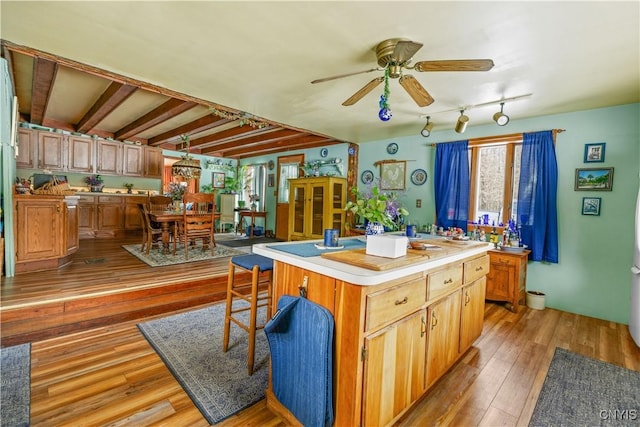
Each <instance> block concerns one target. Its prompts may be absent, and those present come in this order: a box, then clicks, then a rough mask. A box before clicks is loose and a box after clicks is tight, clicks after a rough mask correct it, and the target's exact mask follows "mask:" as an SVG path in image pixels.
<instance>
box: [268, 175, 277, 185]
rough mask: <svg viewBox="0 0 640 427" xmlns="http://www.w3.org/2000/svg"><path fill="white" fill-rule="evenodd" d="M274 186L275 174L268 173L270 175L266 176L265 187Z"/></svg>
mask: <svg viewBox="0 0 640 427" xmlns="http://www.w3.org/2000/svg"><path fill="white" fill-rule="evenodd" d="M275 185H276V174H274V173H270V174H269V175H268V176H267V186H269V187H273V186H275Z"/></svg>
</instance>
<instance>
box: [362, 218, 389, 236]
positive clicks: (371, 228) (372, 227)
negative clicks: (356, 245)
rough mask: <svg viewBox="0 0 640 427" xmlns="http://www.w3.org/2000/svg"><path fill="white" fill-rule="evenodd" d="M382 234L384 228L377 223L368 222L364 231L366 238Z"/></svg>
mask: <svg viewBox="0 0 640 427" xmlns="http://www.w3.org/2000/svg"><path fill="white" fill-rule="evenodd" d="M382 233H384V226H383V225H382V224H380V223H379V222H371V221H368V222H367V225H366V227H365V229H364V234H365V235H367V236H372V235H374V234H382Z"/></svg>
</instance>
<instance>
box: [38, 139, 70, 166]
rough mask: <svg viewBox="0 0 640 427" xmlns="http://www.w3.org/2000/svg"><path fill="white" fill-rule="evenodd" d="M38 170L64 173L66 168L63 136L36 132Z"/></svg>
mask: <svg viewBox="0 0 640 427" xmlns="http://www.w3.org/2000/svg"><path fill="white" fill-rule="evenodd" d="M37 138H38V165H37V168H38V169H49V170H54V171H64V170H65V167H66V161H65V157H66V156H65V154H66V146H65V142H66V141H65V136H64V135H63V134H60V133H54V132H42V131H41V132H38V133H37Z"/></svg>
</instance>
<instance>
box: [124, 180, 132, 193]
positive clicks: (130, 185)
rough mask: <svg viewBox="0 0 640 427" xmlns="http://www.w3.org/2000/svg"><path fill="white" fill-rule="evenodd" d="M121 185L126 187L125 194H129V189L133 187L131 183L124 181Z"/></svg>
mask: <svg viewBox="0 0 640 427" xmlns="http://www.w3.org/2000/svg"><path fill="white" fill-rule="evenodd" d="M122 186H123V187H124V188H126V189H127V194H131V189H132V188H133V184H131V183H128V182H125V183H124V184H123V185H122Z"/></svg>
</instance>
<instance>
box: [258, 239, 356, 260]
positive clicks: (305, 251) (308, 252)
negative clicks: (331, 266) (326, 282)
mask: <svg viewBox="0 0 640 427" xmlns="http://www.w3.org/2000/svg"><path fill="white" fill-rule="evenodd" d="M339 245H340V246H344V247H343V248H340V249H318V248H317V247H316V244H315V243H308V242H307V243H294V244H290V245H269V246H267V247H268V248H269V249H276V250H279V251H282V252H287V253H290V254H293V255H298V256H301V257H305V258H306V257H312V256H320V255H321V254H323V253H326V252H337V251H345V250H350V249H362V248H364V247H365V246H366V245H367V244H366V243H365V242H363V241H361V240H360V239H344V240H340V244H339Z"/></svg>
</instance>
